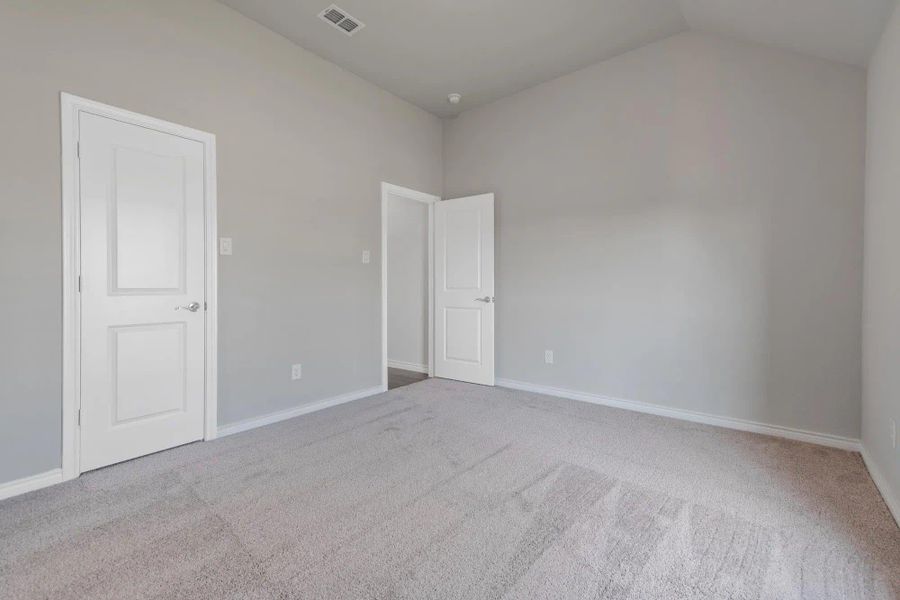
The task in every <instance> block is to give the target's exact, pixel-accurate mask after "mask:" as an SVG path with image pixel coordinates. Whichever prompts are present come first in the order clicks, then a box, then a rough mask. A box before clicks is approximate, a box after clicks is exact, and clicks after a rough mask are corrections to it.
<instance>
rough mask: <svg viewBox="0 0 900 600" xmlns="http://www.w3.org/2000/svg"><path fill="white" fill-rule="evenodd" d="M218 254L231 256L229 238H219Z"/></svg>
mask: <svg viewBox="0 0 900 600" xmlns="http://www.w3.org/2000/svg"><path fill="white" fill-rule="evenodd" d="M219 254H221V255H222V256H231V238H219Z"/></svg>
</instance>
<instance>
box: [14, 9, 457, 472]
mask: <svg viewBox="0 0 900 600" xmlns="http://www.w3.org/2000/svg"><path fill="white" fill-rule="evenodd" d="M323 6H324V5H323ZM0 72H2V73H3V78H4V79H3V91H2V98H3V100H2V106H3V111H2V112H0V131H2V132H3V143H2V144H0V202H2V205H0V211H2V218H0V281H2V282H3V283H2V285H0V338H2V340H3V343H2V344H0V482H4V481H9V480H12V479H17V478H20V477H23V476H27V475H33V474H36V473H40V472H43V471H46V470H49V469H53V468H55V467H58V466H59V465H60V435H61V434H60V403H61V399H60V397H61V373H60V371H61V358H60V353H61V334H60V328H61V265H60V261H61V259H60V254H61V250H60V245H61V233H60V175H59V172H60V164H59V151H60V146H59V137H60V132H59V92H60V91H61V90H64V91H68V92H71V93H74V94H77V95H80V96H84V97H87V98H91V99H94V100H99V101H101V102H107V103H110V104H114V105H117V106H121V107H123V108H127V109H131V110H134V111H138V112H141V113H145V114H149V115H152V116H155V117H160V118H163V119H167V120H170V121H174V122H177V123H181V124H184V125H189V126H191V127H196V128H198V129H203V130H206V131H210V132H212V133H215V134H216V135H217V137H218V158H219V164H218V166H219V174H218V183H219V230H220V235H223V236H231V237H233V238H234V256H231V257H222V259H221V261H220V271H219V272H220V290H219V292H220V295H219V298H220V350H219V354H220V355H219V360H220V362H219V366H220V386H219V390H220V396H219V421H220V423H222V424H227V423H232V422H235V421H238V420H241V419H245V418H248V417H253V416H256V415H261V414H265V413H269V412H272V411H276V410H280V409H286V408H289V407H293V406H296V405H298V404H302V403H304V402H307V401H312V400H315V399H321V398H325V397H329V396H333V395H337V394H341V393H344V392H349V391H353V390H358V389H363V388H368V387H371V386H377V385H379V383H380V381H381V373H380V364H381V341H380V335H381V327H380V302H379V297H380V291H379V290H380V284H381V276H380V272H379V265H380V263H381V258H380V254H379V248H380V238H381V232H380V224H379V223H380V182H381V181H383V180H385V181H390V182H392V183H396V184H399V185H404V186H408V187H411V188H414V189H420V190H422V191H427V192H430V193H438V192H439V191H440V185H441V123H440V121H439V120H438V119H436V118H435V117H433V116H431V115H429V114H427V113H425V112H423V111H422V110H420V109H418V108H414V107H413V106H411V105H409V104H407V103H405V102H403V101H401V100H399V99H398V98H396V97H394V96H392V95H390V94H388V93H387V92H384V91H382V90H380V89H378V88H376V87H374V86H372V85H370V84H368V83H366V82H364V81H362V80H361V79H359V78H357V77H355V76H353V75H350V74H349V73H347V72H346V71H343V70H341V69H339V68H338V67H336V66H334V65H332V64H330V63H327V62H325V61H323V60H321V59H319V58H317V57H315V56H314V55H312V54H310V53H308V52H305V51H303V50H301V49H299V48H298V47H297V46H295V45H294V44H292V43H290V42H288V41H287V40H285V39H283V38H281V37H280V36H278V35H276V34H274V33H272V32H270V31H268V30H266V29H264V28H263V27H261V26H259V25H257V24H255V23H253V22H252V21H250V20H248V19H246V18H244V17H242V16H240V15H238V14H237V13H236V12H234V11H232V10H231V9H229V8H226V7H225V6H223V5H221V4H218V3H216V2H212V1H205V0H191V1H189V2H185V1H183V0H145V1H137V0H109V1H103V0H95V1H87V0H79V1H78V2H73V1H71V0H55V1H54V0H39V1H35V0H4V1H3V2H2V3H0ZM364 249H370V250H371V251H372V262H371V264H368V265H363V264H362V263H361V261H360V255H361V252H362V250H364ZM296 362H302V363H303V379H302V380H301V381H295V382H292V381H291V380H290V365H291V363H296Z"/></svg>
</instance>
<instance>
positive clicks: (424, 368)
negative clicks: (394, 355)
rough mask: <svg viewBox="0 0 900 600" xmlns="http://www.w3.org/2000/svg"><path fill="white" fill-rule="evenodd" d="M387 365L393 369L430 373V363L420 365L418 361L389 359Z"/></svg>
mask: <svg viewBox="0 0 900 600" xmlns="http://www.w3.org/2000/svg"><path fill="white" fill-rule="evenodd" d="M387 365H388V367H390V368H392V369H403V370H404V371H415V372H416V373H426V374H427V373H428V365H420V364H418V363H411V362H404V361H402V360H391V359H388V361H387Z"/></svg>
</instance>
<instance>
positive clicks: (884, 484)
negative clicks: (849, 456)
mask: <svg viewBox="0 0 900 600" xmlns="http://www.w3.org/2000/svg"><path fill="white" fill-rule="evenodd" d="M862 458H863V463H865V465H866V469H868V470H869V475H871V476H872V481H873V482H874V483H875V487H876V488H878V491H879V492H881V497H882V498H883V499H884V503H885V504H886V505H887V507H888V510H889V511H890V512H891V515H893V517H894V521H896V522H897V525H898V526H900V498H898V497H897V496H895V495H894V491H893V490H892V489H891V486H890V485H889V484H888V480H887V478H886V477H885V476H884V474H883V473H882V472H881V470H880V469H879V468H878V463H876V462H875V460H874V459H873V458H872V455H871V454H869V451H868V450H866V447H865V446H863V447H862Z"/></svg>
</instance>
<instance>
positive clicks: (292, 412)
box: [217, 385, 386, 437]
mask: <svg viewBox="0 0 900 600" xmlns="http://www.w3.org/2000/svg"><path fill="white" fill-rule="evenodd" d="M384 391H386V390H385V389H384V387H382V386H380V385H379V386H375V387H371V388H366V389H364V390H357V391H355V392H348V393H346V394H341V395H340V396H334V397H332V398H325V399H324V400H319V401H317V402H312V403H310V404H303V405H301V406H295V407H294V408H288V409H287V410H280V411H278V412H273V413H269V414H267V415H262V416H260V417H253V418H251V419H244V420H243V421H238V422H236V423H229V424H228V425H219V428H218V431H217V437H225V436H226V435H232V434H235V433H240V432H242V431H247V430H248V429H256V428H257V427H262V426H263V425H271V424H272V423H277V422H279V421H284V420H286V419H293V418H294V417H299V416H300V415H305V414H309V413H311V412H316V411H318V410H323V409H326V408H331V407H332V406H337V405H338V404H344V403H346V402H352V401H354V400H359V399H361V398H367V397H369V396H374V395H375V394H380V393H382V392H384Z"/></svg>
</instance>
